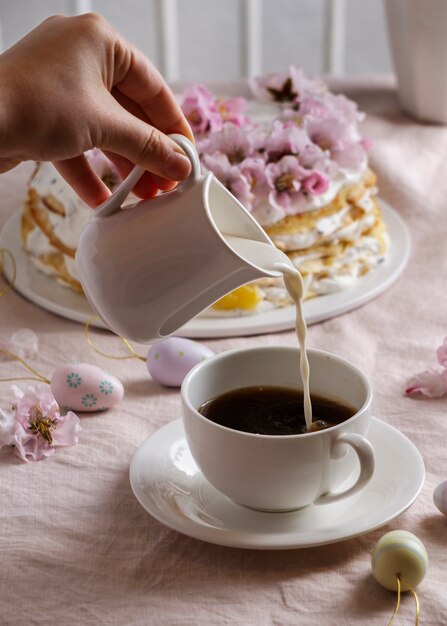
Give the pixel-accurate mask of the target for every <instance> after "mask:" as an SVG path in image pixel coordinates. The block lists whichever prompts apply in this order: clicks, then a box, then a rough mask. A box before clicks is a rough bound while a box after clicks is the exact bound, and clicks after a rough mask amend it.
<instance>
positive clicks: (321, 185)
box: [302, 172, 329, 196]
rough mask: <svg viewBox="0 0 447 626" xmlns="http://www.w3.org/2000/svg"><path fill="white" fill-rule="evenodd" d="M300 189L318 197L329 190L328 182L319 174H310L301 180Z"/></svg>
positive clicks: (325, 177)
mask: <svg viewBox="0 0 447 626" xmlns="http://www.w3.org/2000/svg"><path fill="white" fill-rule="evenodd" d="M302 187H303V189H304V190H305V191H307V192H308V193H310V194H312V195H313V196H318V195H320V194H322V193H324V192H325V191H327V190H328V189H329V180H328V178H327V176H324V175H323V174H320V172H312V173H311V174H309V176H306V178H305V179H304V180H303V182H302Z"/></svg>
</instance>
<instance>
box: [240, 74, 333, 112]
mask: <svg viewBox="0 0 447 626" xmlns="http://www.w3.org/2000/svg"><path fill="white" fill-rule="evenodd" d="M250 86H251V89H252V91H253V94H254V95H255V96H256V97H258V98H259V99H261V100H268V101H269V102H272V101H273V102H276V103H278V104H286V105H289V104H291V103H293V105H294V108H295V109H296V110H297V109H298V108H299V106H300V102H301V101H302V100H303V99H304V98H305V96H306V95H307V94H308V93H310V92H312V91H317V92H324V91H325V89H326V88H325V87H324V86H323V85H322V83H320V82H318V81H316V80H312V79H310V78H308V77H307V76H306V74H305V73H304V72H303V70H302V69H300V68H297V67H294V66H292V67H290V68H289V71H288V72H284V73H278V74H269V75H268V76H264V77H261V78H255V79H253V80H252V81H251V83H250Z"/></svg>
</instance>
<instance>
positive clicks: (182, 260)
mask: <svg viewBox="0 0 447 626" xmlns="http://www.w3.org/2000/svg"><path fill="white" fill-rule="evenodd" d="M171 138H172V139H173V140H174V141H176V142H177V143H178V144H179V145H180V146H181V147H182V149H183V150H184V151H185V153H186V154H187V155H188V157H189V158H190V161H191V165H192V171H191V175H190V177H189V178H188V179H187V180H186V181H185V182H184V183H182V184H181V185H179V187H178V188H177V189H176V190H174V191H171V192H168V193H164V194H160V195H159V196H157V197H156V198H153V199H151V200H145V201H140V202H138V203H137V204H136V205H135V206H133V207H132V208H130V209H129V210H127V209H125V210H122V209H121V205H122V203H123V202H124V200H125V199H126V197H127V196H128V194H129V192H130V191H131V189H132V188H133V187H134V185H135V184H136V182H137V181H138V179H139V178H140V177H141V175H142V174H143V170H142V169H141V168H139V167H136V168H134V170H133V171H132V172H131V173H130V174H129V176H128V177H127V178H126V180H125V181H124V182H123V183H122V184H121V185H120V187H119V188H118V189H117V190H116V191H115V193H114V194H113V195H112V196H111V197H110V198H109V199H108V200H107V201H106V202H105V203H104V204H102V205H101V206H100V207H99V208H97V209H96V210H95V211H94V213H93V216H92V219H91V220H90V221H89V222H88V224H87V225H86V226H85V227H84V229H83V231H82V233H81V237H80V240H79V245H78V251H77V255H76V261H77V266H78V271H79V277H80V281H81V284H82V286H83V289H84V292H85V294H86V297H87V299H88V300H89V302H90V304H91V305H92V307H93V309H94V310H96V311H97V313H98V314H99V315H100V317H101V318H102V319H103V320H104V322H105V323H106V324H107V326H109V327H110V328H111V330H113V331H114V332H116V333H117V334H119V335H123V336H125V337H127V338H129V339H133V340H136V341H139V342H141V343H153V342H155V341H159V340H160V339H163V338H164V337H167V336H168V335H170V334H172V333H174V332H175V331H176V330H178V329H179V328H181V326H183V324H185V323H186V322H188V321H189V320H190V319H192V318H193V317H195V315H197V314H198V313H200V312H201V311H203V310H204V309H205V308H207V307H208V306H210V305H211V304H213V303H214V302H215V301H216V300H218V299H219V298H221V297H223V296H224V295H226V294H227V293H229V292H230V291H232V290H233V289H236V288H237V287H240V286H241V285H243V284H246V283H248V282H250V281H253V280H256V279H257V278H261V277H265V276H270V277H279V276H281V275H282V277H283V279H284V283H285V286H286V289H287V291H288V293H289V294H290V296H291V298H292V299H293V301H294V303H295V306H296V332H297V337H298V341H299V345H300V355H301V356H300V371H301V377H302V381H303V392H304V410H305V419H306V426H307V429H308V430H310V428H311V424H312V408H311V402H310V394H309V364H308V360H307V355H306V324H305V320H304V317H303V313H302V299H303V281H302V278H301V275H300V274H299V272H298V270H297V269H296V268H295V266H294V265H293V264H292V262H291V261H290V260H289V258H288V257H287V256H286V255H285V254H284V253H283V252H281V251H280V250H279V249H278V248H276V246H275V245H274V244H273V242H272V241H271V240H270V238H269V237H268V236H267V234H266V233H265V232H264V231H263V229H262V228H261V227H260V226H259V224H258V223H257V222H256V221H255V220H254V219H253V218H252V217H251V215H250V214H249V213H248V211H247V210H246V209H245V208H244V207H243V206H242V205H241V204H240V203H239V201H238V200H237V199H236V198H235V197H234V196H233V195H232V194H231V193H230V192H229V191H228V190H227V189H226V188H225V187H224V186H223V185H222V184H221V183H220V182H219V181H218V180H217V179H216V178H215V177H214V176H213V174H211V173H207V174H205V175H202V174H201V170H200V162H199V157H198V154H197V151H196V149H195V147H194V145H193V144H192V143H191V142H190V141H189V140H188V139H187V138H186V137H183V136H182V135H171Z"/></svg>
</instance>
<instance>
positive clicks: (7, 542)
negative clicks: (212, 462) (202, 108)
mask: <svg viewBox="0 0 447 626" xmlns="http://www.w3.org/2000/svg"><path fill="white" fill-rule="evenodd" d="M342 87H343V85H342ZM344 87H345V90H347V91H348V93H349V95H350V96H351V97H353V98H354V99H357V100H358V101H359V103H360V106H361V107H362V108H363V109H364V110H366V111H367V113H368V118H367V121H366V123H365V131H366V133H367V134H368V135H369V136H370V137H372V138H373V140H374V148H373V150H372V164H373V166H374V168H375V170H376V171H377V172H378V174H379V179H380V195H381V197H382V198H383V199H384V200H386V201H387V202H389V203H390V204H391V205H392V206H394V207H395V208H396V210H397V211H398V212H399V213H400V214H401V215H402V217H403V218H404V219H405V221H406V222H407V224H408V227H409V229H410V231H411V236H412V242H413V248H412V256H411V260H410V263H409V265H408V267H407V269H406V271H405V273H404V274H403V276H402V277H401V278H400V279H399V280H398V282H397V283H396V284H394V285H393V286H392V287H391V288H389V289H388V290H387V291H386V292H385V293H384V294H382V295H381V296H379V297H378V298H377V299H375V300H374V301H373V302H371V303H369V304H367V305H365V306H363V307H361V308H359V309H357V310H355V311H352V312H350V313H348V314H345V315H343V316H341V317H337V318H335V319H332V320H329V321H326V322H324V323H322V324H319V325H316V326H313V327H311V328H310V330H309V345H310V346H312V347H316V348H322V349H326V350H330V351H333V352H336V353H338V354H340V355H342V356H344V357H347V358H348V359H350V360H352V361H353V362H354V363H355V364H357V365H358V366H360V367H361V368H362V369H363V370H364V371H365V372H366V373H367V374H368V375H369V376H370V377H371V380H372V382H373V386H374V390H375V401H374V411H375V414H376V415H377V416H379V417H380V418H381V419H383V420H384V421H386V422H389V423H390V424H392V425H394V426H396V427H397V428H399V429H400V430H401V431H402V432H403V433H404V434H405V435H407V436H408V437H409V439H411V441H413V442H414V443H415V444H416V446H417V447H418V448H419V450H420V451H421V453H422V455H423V457H424V461H425V464H426V470H427V474H426V480H425V485H424V487H423V489H422V492H421V494H420V496H419V497H418V499H417V500H416V502H415V503H414V504H413V505H412V506H411V508H410V509H409V510H408V511H407V512H406V513H404V514H402V515H401V516H400V517H398V518H397V519H396V520H394V521H393V522H392V523H390V524H388V525H387V526H385V527H384V528H382V529H380V530H377V531H375V532H372V533H369V534H367V535H364V536H362V537H359V538H356V539H352V540H349V541H345V542H342V543H339V544H334V545H330V546H327V547H324V546H321V547H317V548H310V549H304V550H291V551H279V552H274V551H260V552H257V551H251V550H241V549H232V548H225V547H221V546H217V545H211V544H207V543H204V542H201V541H198V540H195V539H191V538H188V537H186V536H183V535H181V534H178V533H176V532H174V531H172V530H169V529H168V528H166V527H164V526H162V525H161V524H159V523H158V522H157V521H155V520H154V519H153V518H152V517H150V516H149V515H148V514H147V513H146V512H145V511H144V510H143V509H142V508H141V506H140V505H139V504H138V502H137V501H136V499H135V498H134V496H133V494H132V492H131V489H130V485H129V479H128V469H129V464H130V461H131V459H132V456H133V454H134V453H135V451H136V449H137V448H138V446H139V445H140V444H141V443H142V442H143V440H144V439H145V438H146V437H148V435H150V434H151V433H153V432H154V431H155V430H156V429H158V428H159V427H161V426H163V425H164V424H166V423H168V422H169V421H171V420H174V419H176V418H178V417H179V415H180V397H179V393H178V391H175V390H174V391H173V390H167V389H163V388H161V387H159V386H158V385H157V384H155V383H154V382H152V381H151V380H150V379H149V378H148V376H147V373H146V370H145V366H144V364H143V363H141V362H140V361H127V362H125V364H123V363H120V362H118V361H106V360H105V359H103V358H102V357H100V356H98V355H97V354H95V353H93V352H92V351H91V349H90V348H89V347H88V346H87V345H86V343H85V340H84V336H83V329H82V327H81V326H79V325H77V324H76V323H73V322H70V321H67V320H65V319H62V318H61V317H57V316H55V315H52V314H50V313H48V312H47V311H45V310H43V309H40V308H38V307H37V306H35V305H34V304H32V303H30V302H28V301H27V300H25V299H23V298H22V297H20V296H19V295H17V294H15V293H10V294H8V295H7V296H6V297H5V298H2V299H1V300H0V319H1V326H0V333H1V337H3V338H4V337H8V336H9V335H10V334H11V333H12V332H13V331H14V330H15V329H18V328H21V327H30V328H32V329H33V330H34V331H35V332H36V333H37V334H38V335H39V338H40V352H41V353H40V357H39V359H35V360H33V365H34V366H35V367H36V368H37V369H39V370H40V371H42V372H43V373H45V374H47V375H50V374H51V372H52V371H53V370H54V369H55V367H56V366H57V365H58V364H61V363H63V362H64V361H67V360H69V359H76V360H79V361H88V362H93V363H97V364H100V365H102V366H104V367H106V369H108V370H110V371H111V372H112V373H114V374H116V375H117V376H119V377H120V378H121V379H122V380H123V382H124V384H125V388H126V398H125V400H124V402H123V403H122V405H121V406H119V407H118V408H116V409H115V410H112V411H110V412H106V413H103V414H95V415H92V416H90V417H88V416H85V417H82V427H83V429H84V432H83V433H82V434H81V436H80V443H79V445H78V446H75V447H73V448H67V449H64V450H60V451H58V452H57V453H56V455H54V456H53V457H52V458H50V459H48V460H45V461H42V462H39V463H28V464H25V463H22V462H20V461H19V460H17V459H16V458H15V457H14V456H12V455H11V454H10V452H9V451H8V452H6V451H3V452H2V453H1V454H0V484H1V487H0V503H1V506H0V516H1V530H0V533H1V561H0V616H1V617H0V621H1V623H2V624H9V625H13V624H14V625H17V626H19V625H20V626H22V625H25V624H46V625H48V626H49V625H53V624H54V625H64V626H69V625H78V624H79V625H82V626H87V625H90V624H91V625H98V624H117V625H134V624H135V625H137V624H156V625H161V624H169V625H170V624H191V625H204V626H205V625H206V626H209V625H211V624H213V625H214V624H250V625H251V624H253V625H257V626H264V625H265V626H266V625H270V624H277V625H281V626H282V625H287V624H300V625H302V626H306V625H317V624H318V625H320V624H331V625H332V624H343V625H346V624H360V623H364V624H368V625H375V624H377V625H381V626H382V625H384V624H386V623H387V622H388V620H389V618H390V617H391V613H392V610H393V606H394V602H395V596H394V594H392V593H390V592H387V591H385V590H384V589H382V588H381V587H380V586H379V585H378V584H377V583H376V582H375V580H374V579H373V578H372V576H371V574H370V553H371V550H372V548H373V546H374V544H375V542H376V541H377V540H378V539H379V537H380V536H381V535H382V534H383V533H384V532H386V531H388V530H391V529H395V528H403V529H406V530H409V531H412V532H414V533H416V534H417V535H418V536H419V537H420V538H421V539H422V540H423V542H424V543H425V545H426V547H427V550H428V553H429V556H430V566H429V570H428V574H427V576H426V579H425V580H424V581H423V583H422V584H421V585H420V587H419V594H420V599H421V624H423V625H424V626H428V625H429V624H432V625H433V626H440V625H441V624H447V599H446V598H447V593H446V592H447V584H446V582H445V580H446V570H447V520H446V519H445V518H444V517H443V516H442V515H441V514H440V513H438V511H437V510H436V509H435V508H434V506H433V503H432V491H433V489H434V487H435V486H436V485H437V484H438V483H439V482H440V481H441V480H443V479H446V478H447V460H446V454H447V453H446V441H447V415H446V412H447V411H446V409H447V400H446V399H443V400H425V399H423V400H419V401H415V400H412V399H409V398H406V397H404V395H403V389H404V387H405V383H406V381H407V379H408V377H409V376H410V375H411V374H412V373H414V372H416V371H419V370H420V369H424V368H425V367H426V365H434V364H435V354H434V349H435V347H436V346H437V345H438V344H439V343H440V342H441V341H442V338H443V337H444V335H446V334H447V298H446V287H447V285H446V275H447V255H446V252H445V251H446V234H447V206H446V198H447V163H446V154H447V128H441V127H434V126H422V125H418V124H416V123H415V122H413V121H412V120H410V119H409V118H407V117H405V116H403V115H402V114H401V113H400V112H399V109H398V106H397V102H396V97H395V93H394V91H393V90H392V88H391V87H390V86H389V84H388V83H385V82H383V83H382V82H381V81H380V80H376V81H364V82H363V83H362V84H360V83H358V84H356V83H355V82H354V83H352V84H350V85H349V86H347V85H345V86H344ZM29 171H30V168H29V166H28V165H25V166H22V167H21V168H19V169H17V170H15V171H13V172H11V173H10V174H7V175H3V176H1V177H0V198H1V200H0V224H2V223H3V222H4V221H5V220H6V219H7V218H8V216H9V215H10V214H11V213H12V212H13V211H15V210H16V209H17V207H18V206H19V205H20V202H21V199H22V198H23V195H24V190H25V182H26V179H27V176H28V173H29ZM98 341H100V342H101V345H102V347H103V348H105V349H107V350H108V351H113V350H114V349H118V348H119V341H118V340H117V339H116V338H114V337H113V336H112V335H109V334H107V333H104V334H103V335H102V336H100V337H99V338H98ZM294 342H295V338H294V335H293V333H292V332H285V333H279V334H274V335H273V334H272V335H267V336H259V337H246V338H243V337H241V338H235V339H222V340H217V339H216V340H209V341H206V343H207V344H208V345H209V346H210V347H211V348H212V349H213V350H215V351H222V350H226V349H229V348H234V347H241V346H255V345H265V344H287V345H289V344H291V343H294ZM6 371H8V372H11V371H12V368H11V366H10V365H8V366H6V365H5V364H0V372H1V373H2V375H4V374H3V373H4V372H6ZM14 371H15V372H17V374H18V375H20V374H19V369H15V370H14ZM9 397H10V392H9V387H8V384H6V383H1V402H2V406H6V405H7V404H8V399H9ZM413 619H414V604H413V599H412V597H411V596H410V595H407V596H405V597H404V598H403V605H402V608H401V614H400V616H399V619H398V620H397V622H398V623H406V624H410V623H413Z"/></svg>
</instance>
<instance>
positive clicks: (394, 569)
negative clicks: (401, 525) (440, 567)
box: [371, 530, 428, 591]
mask: <svg viewBox="0 0 447 626" xmlns="http://www.w3.org/2000/svg"><path fill="white" fill-rule="evenodd" d="M427 567H428V555H427V551H426V549H425V546H424V544H423V543H422V541H421V540H420V539H418V538H417V537H416V535H413V533H409V532H408V531H406V530H392V531H391V532H389V533H387V534H386V535H384V536H383V537H382V538H381V539H379V541H378V542H377V543H376V546H375V548H374V550H373V553H372V556H371V568H372V573H373V576H374V578H375V579H376V580H377V582H378V583H379V584H380V585H382V587H385V589H390V590H391V591H397V576H398V575H399V580H400V583H401V589H402V591H408V590H409V589H414V588H415V587H416V586H417V585H418V584H419V583H420V582H421V580H422V579H423V578H424V576H425V574H426V572H427Z"/></svg>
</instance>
